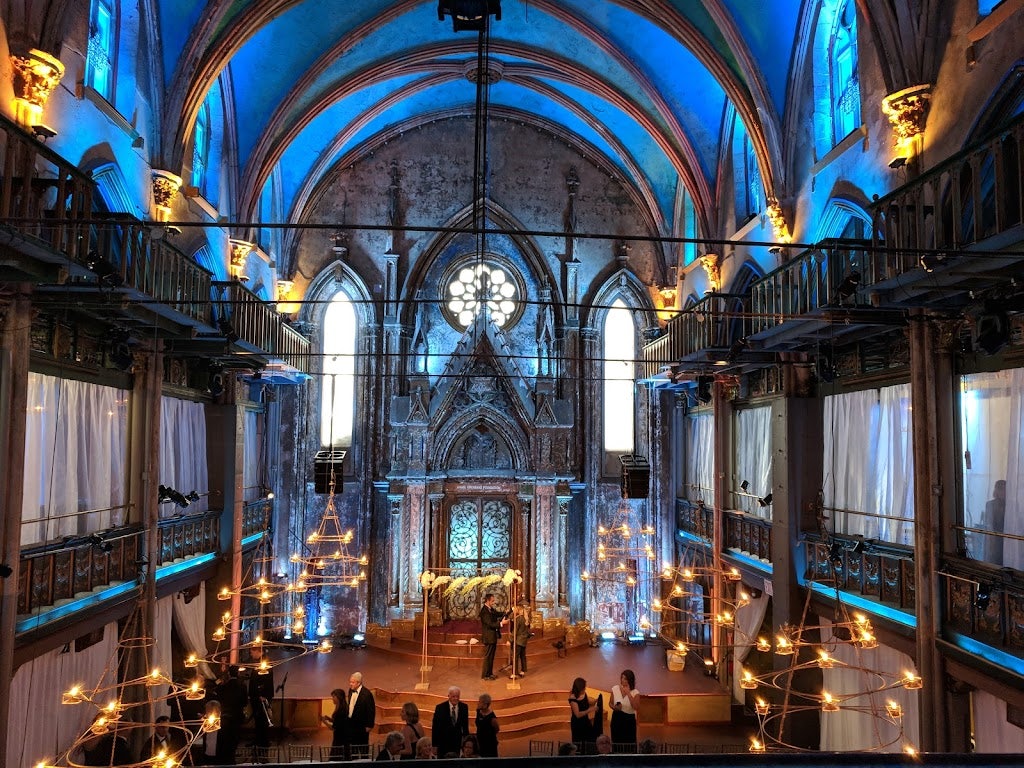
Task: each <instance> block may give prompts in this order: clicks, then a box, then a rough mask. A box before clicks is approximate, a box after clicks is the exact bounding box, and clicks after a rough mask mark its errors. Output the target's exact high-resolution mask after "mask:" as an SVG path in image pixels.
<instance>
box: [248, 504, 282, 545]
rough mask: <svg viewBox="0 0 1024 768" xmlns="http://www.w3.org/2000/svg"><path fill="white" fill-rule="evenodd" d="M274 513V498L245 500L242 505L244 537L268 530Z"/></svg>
mask: <svg viewBox="0 0 1024 768" xmlns="http://www.w3.org/2000/svg"><path fill="white" fill-rule="evenodd" d="M273 515H274V501H273V499H256V500H254V501H247V502H245V503H244V504H243V505H242V538H247V537H249V536H252V535H253V534H255V533H263V532H264V531H266V530H268V529H269V527H270V521H271V520H272V519H273Z"/></svg>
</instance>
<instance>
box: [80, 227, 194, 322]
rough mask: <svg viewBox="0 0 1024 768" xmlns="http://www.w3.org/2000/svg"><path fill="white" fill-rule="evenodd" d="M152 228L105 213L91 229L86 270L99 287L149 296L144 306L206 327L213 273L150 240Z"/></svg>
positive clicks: (177, 251) (168, 245)
mask: <svg viewBox="0 0 1024 768" xmlns="http://www.w3.org/2000/svg"><path fill="white" fill-rule="evenodd" d="M152 229H153V226H152V225H151V224H146V223H145V222H142V221H139V220H138V219H136V218H134V217H132V216H128V215H125V214H116V215H114V216H108V217H105V218H104V220H103V222H102V223H99V222H97V223H94V224H93V225H92V227H91V238H90V240H91V242H92V244H93V247H94V249H95V250H94V253H95V254H97V255H98V256H99V257H101V258H102V259H103V260H104V261H101V262H96V261H93V263H92V269H93V271H94V272H95V273H96V274H97V277H98V280H99V282H100V284H101V285H102V284H103V283H104V282H106V284H107V285H110V286H113V285H116V286H120V287H121V288H123V289H127V290H132V291H137V292H138V293H139V294H142V295H143V296H145V297H147V298H150V299H153V302H152V303H151V304H149V305H148V306H149V309H151V310H153V311H156V312H162V311H163V310H165V309H166V310H173V311H175V312H177V313H178V314H181V315H184V316H186V317H188V318H190V319H191V320H195V321H196V322H198V323H203V324H206V325H209V324H210V323H211V322H212V318H211V312H210V287H211V285H212V281H213V276H212V275H211V274H210V273H209V272H208V271H207V270H206V269H204V268H203V267H201V266H199V265H198V264H197V263H196V262H194V261H193V260H192V259H190V258H189V257H187V256H186V255H185V254H183V253H182V252H181V251H179V250H178V249H177V248H175V247H174V246H173V245H171V244H170V243H168V242H167V241H166V240H164V239H160V240H154V239H153V238H152V236H151V231H152Z"/></svg>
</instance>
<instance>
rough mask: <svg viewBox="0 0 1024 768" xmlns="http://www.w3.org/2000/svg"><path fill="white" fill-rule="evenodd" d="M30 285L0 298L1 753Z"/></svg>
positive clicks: (16, 556) (10, 656)
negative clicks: (8, 571)
mask: <svg viewBox="0 0 1024 768" xmlns="http://www.w3.org/2000/svg"><path fill="white" fill-rule="evenodd" d="M31 291H32V288H31V286H29V285H27V284H17V285H15V286H13V292H12V293H11V294H7V295H5V296H2V297H0V457H2V461H0V542H2V544H3V553H2V555H0V558H2V559H0V565H2V566H3V567H4V568H5V570H4V573H7V571H6V569H7V568H9V569H10V573H9V574H8V575H7V576H0V589H2V593H0V723H2V724H3V726H4V727H0V755H6V754H7V728H6V725H7V722H8V720H9V716H10V707H11V696H10V692H11V678H12V677H14V671H15V668H14V630H15V625H16V620H17V616H18V575H19V571H20V562H21V504H22V498H23V495H24V482H25V417H26V411H27V409H28V361H29V348H30V343H29V339H30V330H31V328H32V301H31Z"/></svg>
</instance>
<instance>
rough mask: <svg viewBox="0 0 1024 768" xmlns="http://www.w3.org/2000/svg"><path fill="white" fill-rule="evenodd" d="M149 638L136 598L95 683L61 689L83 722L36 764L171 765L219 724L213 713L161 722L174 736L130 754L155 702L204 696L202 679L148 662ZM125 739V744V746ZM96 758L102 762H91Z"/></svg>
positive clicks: (66, 767)
mask: <svg viewBox="0 0 1024 768" xmlns="http://www.w3.org/2000/svg"><path fill="white" fill-rule="evenodd" d="M154 646H155V641H154V639H153V638H152V637H151V636H148V635H146V634H145V633H144V631H143V622H142V604H141V601H140V604H139V605H138V606H137V607H136V608H135V609H134V610H133V611H132V613H131V614H130V615H129V617H128V619H127V620H126V622H125V624H124V628H123V630H122V632H121V635H120V638H119V640H118V643H117V647H116V648H115V650H114V652H113V653H112V654H111V657H110V659H109V660H108V662H107V665H106V667H105V668H104V671H103V672H102V674H101V675H100V679H99V680H98V681H97V683H96V685H94V686H89V685H85V684H83V683H77V682H76V683H74V684H73V685H71V686H70V687H69V688H68V689H67V690H66V691H64V693H63V694H62V695H61V703H62V704H64V705H66V706H79V707H84V708H85V709H86V710H87V714H86V715H85V716H83V720H86V721H88V723H89V725H88V726H87V727H86V728H85V730H84V731H83V732H82V734H81V735H79V736H78V737H77V738H76V739H75V741H74V742H73V743H72V745H71V746H70V747H69V748H68V750H67V751H66V752H64V753H62V754H61V755H58V756H57V757H56V758H55V759H53V760H49V759H43V760H41V761H39V762H38V763H37V764H36V768H82V767H83V766H86V765H118V766H127V767H128V768H143V766H147V767H149V768H176V767H177V766H179V765H182V764H185V763H189V762H190V759H189V754H190V750H191V749H192V746H193V745H194V744H196V743H198V742H200V741H201V740H202V737H203V735H204V734H206V733H210V732H213V731H216V730H218V729H219V728H220V718H219V716H218V715H217V714H215V713H210V714H209V715H204V716H203V717H202V718H201V719H196V720H174V721H172V722H170V723H166V725H167V726H168V728H169V730H171V731H174V732H175V734H176V735H177V737H178V738H175V739H168V741H167V744H168V745H172V744H173V746H167V747H166V748H164V749H162V750H160V751H159V752H157V753H155V754H153V755H152V756H150V757H147V758H146V759H144V760H135V757H136V755H135V753H134V751H131V750H133V749H134V745H135V744H136V742H137V740H136V738H135V737H136V736H138V735H139V734H142V735H145V736H149V735H150V734H152V733H153V729H154V727H155V726H156V714H155V711H154V710H155V709H156V708H158V705H168V706H171V707H172V708H173V707H174V706H175V705H177V708H178V710H179V711H180V710H181V706H180V705H181V702H182V701H201V700H203V699H204V698H205V696H206V691H205V690H204V687H203V681H202V680H201V679H200V678H198V677H197V678H196V679H194V680H192V681H190V682H189V683H187V684H179V683H175V682H174V681H173V680H172V679H171V677H170V674H169V672H168V671H165V670H160V669H157V668H155V667H150V665H149V662H150V656H151V655H152V651H153V648H154ZM130 745H131V748H130ZM97 760H102V762H97Z"/></svg>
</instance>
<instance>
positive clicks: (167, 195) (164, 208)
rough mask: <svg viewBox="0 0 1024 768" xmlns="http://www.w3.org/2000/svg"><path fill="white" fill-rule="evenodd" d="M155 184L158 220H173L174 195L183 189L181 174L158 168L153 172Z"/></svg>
mask: <svg viewBox="0 0 1024 768" xmlns="http://www.w3.org/2000/svg"><path fill="white" fill-rule="evenodd" d="M152 184H153V208H154V209H155V213H156V215H155V216H154V217H153V218H155V219H156V220H157V221H161V222H166V221H170V220H171V206H172V204H173V203H174V196H175V195H176V194H178V190H179V189H181V176H178V175H177V174H175V173H171V172H170V171H162V170H158V169H156V168H154V169H153V173H152Z"/></svg>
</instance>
